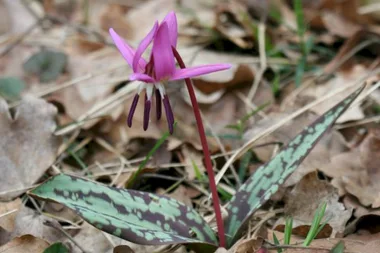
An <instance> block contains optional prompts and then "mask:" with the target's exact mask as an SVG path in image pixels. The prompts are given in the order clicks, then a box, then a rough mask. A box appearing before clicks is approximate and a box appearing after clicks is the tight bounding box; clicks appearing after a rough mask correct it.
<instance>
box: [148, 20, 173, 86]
mask: <svg viewBox="0 0 380 253" xmlns="http://www.w3.org/2000/svg"><path fill="white" fill-rule="evenodd" d="M153 61H154V70H155V74H156V76H155V77H156V80H157V81H160V80H164V79H170V78H171V76H172V75H173V74H174V72H175V62H174V55H173V51H172V46H171V44H170V38H169V28H168V25H167V23H166V22H163V23H162V24H161V25H160V27H159V28H158V31H157V34H156V37H155V39H154V41H153Z"/></svg>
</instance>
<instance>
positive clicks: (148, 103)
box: [143, 94, 151, 131]
mask: <svg viewBox="0 0 380 253" xmlns="http://www.w3.org/2000/svg"><path fill="white" fill-rule="evenodd" d="M150 107H151V100H148V98H147V96H146V94H145V106H144V122H143V128H144V131H146V130H147V129H148V126H149V114H150Z"/></svg>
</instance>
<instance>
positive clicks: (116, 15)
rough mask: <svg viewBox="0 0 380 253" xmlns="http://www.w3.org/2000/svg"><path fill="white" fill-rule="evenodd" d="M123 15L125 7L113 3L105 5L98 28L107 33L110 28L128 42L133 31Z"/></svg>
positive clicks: (132, 35)
mask: <svg viewBox="0 0 380 253" xmlns="http://www.w3.org/2000/svg"><path fill="white" fill-rule="evenodd" d="M125 13H126V8H125V6H123V5H120V4H114V3H112V4H107V6H106V7H105V8H104V10H102V13H101V14H100V17H99V25H100V27H101V28H102V29H103V30H104V31H108V29H110V28H111V27H112V28H113V29H114V30H115V31H116V32H117V33H118V34H119V35H120V36H121V37H123V38H125V39H128V40H129V39H132V38H133V37H134V31H133V30H132V29H131V25H130V24H129V22H127V20H126V18H125ZM152 24H153V23H152ZM141 38H142V37H141Z"/></svg>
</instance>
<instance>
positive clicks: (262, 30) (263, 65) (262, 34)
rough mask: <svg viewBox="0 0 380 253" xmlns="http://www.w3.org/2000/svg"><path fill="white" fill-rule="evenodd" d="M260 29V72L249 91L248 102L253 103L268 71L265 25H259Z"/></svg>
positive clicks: (261, 23)
mask: <svg viewBox="0 0 380 253" xmlns="http://www.w3.org/2000/svg"><path fill="white" fill-rule="evenodd" d="M258 29H259V33H258V34H259V35H258V37H259V53H260V70H259V72H258V73H257V75H255V80H254V83H253V85H252V87H251V89H250V90H249V93H248V96H247V99H248V101H252V100H253V98H254V96H255V95H256V92H257V89H258V87H259V84H260V82H261V79H262V78H263V75H264V73H265V70H266V69H267V57H266V52H265V23H263V22H260V23H259V25H258Z"/></svg>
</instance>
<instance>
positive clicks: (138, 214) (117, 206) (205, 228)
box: [29, 174, 217, 245]
mask: <svg viewBox="0 0 380 253" xmlns="http://www.w3.org/2000/svg"><path fill="white" fill-rule="evenodd" d="M29 195H31V196H33V197H36V198H40V199H43V200H50V201H55V202H58V203H61V204H63V205H65V206H67V207H68V208H70V209H72V210H74V211H75V212H76V213H77V214H78V215H80V216H81V217H82V218H83V219H85V220H86V221H87V222H89V223H90V224H92V225H93V226H95V227H97V228H98V229H101V230H103V231H105V232H107V233H110V234H112V235H115V236H117V237H120V238H122V239H125V240H128V241H131V242H134V243H138V244H145V245H162V244H176V243H207V244H212V245H217V239H216V237H215V233H214V231H213V230H212V229H211V227H210V226H209V225H208V224H207V223H206V221H205V220H204V219H203V218H202V217H201V216H200V215H199V214H198V213H197V212H196V211H195V210H194V209H193V208H191V207H188V206H186V205H184V204H182V203H180V202H178V201H177V200H175V199H172V198H169V197H165V196H160V195H156V194H151V193H147V192H141V191H135V190H125V189H118V188H113V187H109V186H106V185H103V184H100V183H96V182H93V181H89V180H86V179H82V178H78V177H74V176H69V175H65V174H60V175H57V176H54V177H52V178H50V179H48V180H47V181H46V182H44V183H43V184H42V185H40V186H38V187H37V188H35V189H34V190H32V191H30V192H29Z"/></svg>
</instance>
